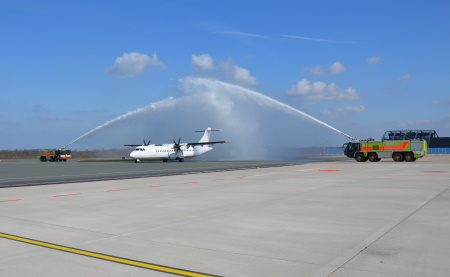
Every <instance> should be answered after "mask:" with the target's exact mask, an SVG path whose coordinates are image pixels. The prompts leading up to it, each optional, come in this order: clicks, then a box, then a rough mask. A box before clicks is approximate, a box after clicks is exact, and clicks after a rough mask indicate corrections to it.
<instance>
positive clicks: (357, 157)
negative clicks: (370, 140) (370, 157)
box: [355, 153, 367, 162]
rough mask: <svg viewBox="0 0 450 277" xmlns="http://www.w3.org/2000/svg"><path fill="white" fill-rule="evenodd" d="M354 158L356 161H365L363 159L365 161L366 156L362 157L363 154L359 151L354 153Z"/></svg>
mask: <svg viewBox="0 0 450 277" xmlns="http://www.w3.org/2000/svg"><path fill="white" fill-rule="evenodd" d="M355 160H356V161H357V162H365V161H367V160H366V157H364V155H363V154H361V153H358V154H356V155H355Z"/></svg>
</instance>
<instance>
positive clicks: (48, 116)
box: [41, 115, 57, 120]
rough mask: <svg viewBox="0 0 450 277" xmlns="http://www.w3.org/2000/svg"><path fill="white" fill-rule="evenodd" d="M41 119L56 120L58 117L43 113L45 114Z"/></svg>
mask: <svg viewBox="0 0 450 277" xmlns="http://www.w3.org/2000/svg"><path fill="white" fill-rule="evenodd" d="M41 119H43V120H56V119H57V117H56V116H54V115H43V116H41Z"/></svg>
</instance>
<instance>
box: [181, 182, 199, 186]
mask: <svg viewBox="0 0 450 277" xmlns="http://www.w3.org/2000/svg"><path fill="white" fill-rule="evenodd" d="M195 183H198V182H187V183H183V184H184V185H186V184H195Z"/></svg>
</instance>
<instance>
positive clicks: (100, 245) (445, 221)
mask: <svg viewBox="0 0 450 277" xmlns="http://www.w3.org/2000/svg"><path fill="white" fill-rule="evenodd" d="M176 165H178V163H176ZM55 166H56V165H55ZM58 166H59V164H58ZM62 166H69V164H65V165H64V164H62ZM83 166H84V165H83ZM449 171H450V160H449V158H448V157H444V158H442V157H436V156H435V157H432V156H427V157H425V158H423V159H419V160H418V161H416V162H414V163H406V162H404V163H395V162H391V161H386V162H379V163H356V162H323V163H305V164H299V165H291V166H279V167H266V168H261V167H260V168H257V167H256V168H253V169H247V170H237V171H220V172H209V173H195V174H183V175H174V176H162V177H157V178H154V177H150V178H147V177H143V178H134V179H120V180H109V181H94V182H80V183H66V184H63V183H62V184H58V185H50V186H46V185H42V186H22V187H8V188H2V189H0V222H1V224H0V249H2V251H0V276H17V277H30V276H50V277H51V276H58V277H59V276H61V275H64V276H121V277H122V276H175V275H178V276H197V277H206V276H236V277H243V276H258V277H273V276H283V277H284V276H287V277H290V276H292V277H294V276H295V277H298V276H314V277H325V276H330V277H342V276H369V277H375V276H376V277H388V276H391V277H392V276H420V277H423V276H448V273H449V272H450V264H449V263H448V257H450V236H448V234H449V233H450V191H449V189H448V188H449V186H450V173H449Z"/></svg>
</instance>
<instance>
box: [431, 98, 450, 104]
mask: <svg viewBox="0 0 450 277" xmlns="http://www.w3.org/2000/svg"><path fill="white" fill-rule="evenodd" d="M431 103H432V104H433V105H450V98H449V99H447V100H435V101H433V102H431Z"/></svg>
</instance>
